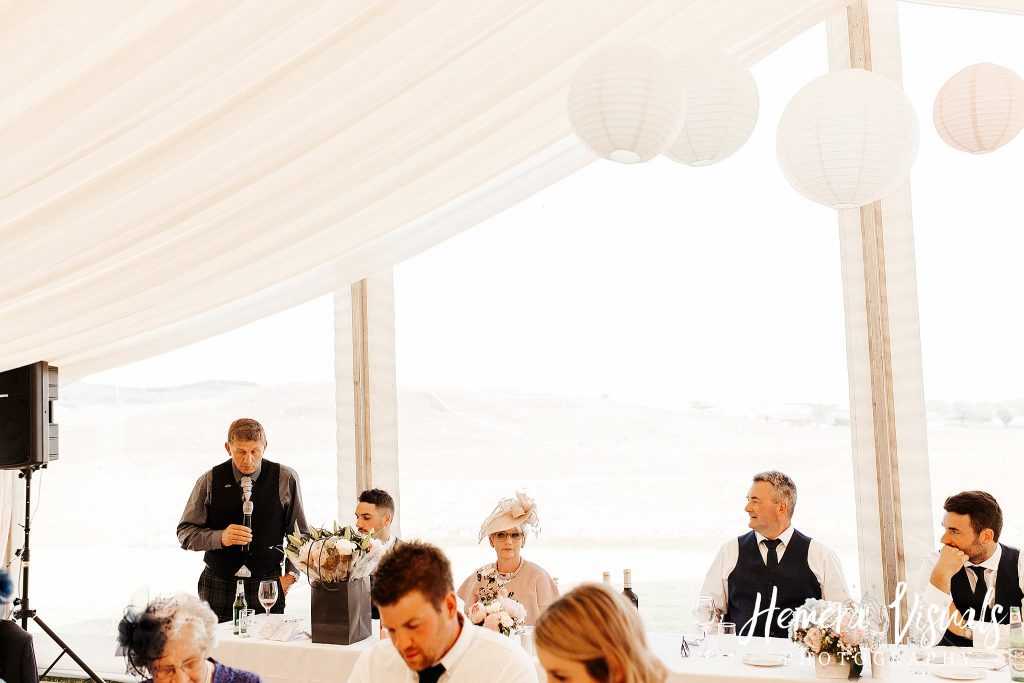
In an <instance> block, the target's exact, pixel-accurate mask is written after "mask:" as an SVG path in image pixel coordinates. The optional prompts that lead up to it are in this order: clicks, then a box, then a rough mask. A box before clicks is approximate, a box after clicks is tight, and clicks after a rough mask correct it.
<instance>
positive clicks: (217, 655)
mask: <svg viewBox="0 0 1024 683" xmlns="http://www.w3.org/2000/svg"><path fill="white" fill-rule="evenodd" d="M256 619H257V631H258V630H259V627H260V625H262V623H263V619H264V617H263V616H262V615H259V616H257V617H256ZM305 626H308V622H307V623H306V624H305ZM374 626H376V622H374ZM218 632H219V636H220V639H219V643H218V645H217V647H216V648H215V649H214V651H213V653H212V656H213V658H214V659H216V660H217V661H219V662H221V663H223V664H227V665H228V666H233V667H237V668H239V669H246V670H248V671H254V672H256V673H258V674H259V675H260V676H262V677H263V681H264V683H344V681H346V680H348V677H349V675H350V674H351V673H352V669H353V667H355V663H356V660H357V659H358V658H359V655H360V654H361V653H362V652H363V651H364V650H367V649H369V648H371V647H373V646H374V645H376V644H377V642H378V636H377V634H376V633H374V635H372V636H371V637H370V638H368V639H367V640H364V641H362V642H360V643H355V644H353V645H321V644H317V643H313V642H312V641H310V640H309V639H308V638H303V639H301V640H293V641H291V642H287V643H280V642H274V641H268V640H263V639H262V638H260V637H259V636H258V635H255V636H253V637H252V638H245V639H243V638H239V637H237V636H233V635H232V634H231V624H230V623H228V624H221V625H220V626H219V627H218ZM648 642H649V645H650V647H651V649H652V650H653V651H654V652H655V654H657V655H658V657H660V658H661V661H663V662H664V663H665V665H666V666H667V667H668V668H669V670H670V671H671V672H672V673H671V675H670V676H669V678H668V682H669V683H724V682H725V681H750V682H751V683H792V682H794V681H815V680H819V679H817V678H816V676H815V673H814V665H813V663H812V662H811V661H810V660H808V659H803V658H801V657H794V658H793V659H792V661H791V662H790V663H789V664H787V665H785V666H778V667H758V666H750V665H747V664H744V663H743V662H742V654H743V653H744V652H746V651H754V652H757V653H764V652H783V651H787V650H789V651H793V647H794V646H793V645H792V644H791V643H789V642H788V641H785V640H780V639H770V640H768V641H765V640H763V639H760V640H758V641H756V642H754V643H751V644H749V645H746V646H744V645H740V649H739V653H738V655H739V656H737V657H713V658H703V657H688V658H683V657H681V656H680V654H679V644H680V636H678V635H674V634H672V635H669V634H662V633H652V634H649V635H648ZM942 649H943V648H936V650H939V651H941V650H942ZM906 656H907V655H906V654H905V658H906ZM942 666H943V665H942V664H933V665H932V671H933V673H932V674H930V675H927V676H922V675H918V674H912V673H911V672H910V670H909V669H908V668H907V666H906V665H905V664H904V663H896V664H893V665H891V666H890V668H889V676H888V678H887V679H886V680H888V681H891V683H927V682H928V681H938V680H940V679H939V678H936V677H935V675H934V673H935V672H938V671H940V670H941V668H942ZM864 678H865V679H870V678H871V671H870V666H869V667H866V668H865V671H864ZM1008 678H1009V676H1008V675H1007V673H1006V670H1005V669H1004V670H1002V671H999V672H992V671H988V672H987V675H986V677H985V678H984V679H982V680H992V681H996V680H998V681H1003V680H1007V679H1008ZM538 680H539V681H541V682H543V681H544V678H543V676H541V675H539V674H538ZM380 683H388V682H387V681H381V682H380Z"/></svg>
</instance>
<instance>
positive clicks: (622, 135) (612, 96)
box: [568, 45, 686, 164]
mask: <svg viewBox="0 0 1024 683" xmlns="http://www.w3.org/2000/svg"><path fill="white" fill-rule="evenodd" d="M568 106H569V120H570V121H571V122H572V127H573V130H575V131H576V135H578V136H579V138H580V140H582V141H583V143H584V144H585V145H586V146H587V147H589V148H590V149H591V150H593V151H594V153H595V154H598V155H600V156H602V157H605V158H606V159H611V160H612V161H619V162H623V163H627V164H630V163H636V162H638V161H647V160H649V159H652V158H654V157H655V156H657V155H659V154H661V153H662V152H663V151H665V148H666V147H668V146H669V144H670V143H671V142H672V141H673V140H675V138H676V134H678V133H679V127H680V126H681V125H682V123H683V111H684V109H685V106H686V105H685V100H684V97H683V77H682V75H681V74H680V73H679V70H678V69H676V67H675V65H674V64H673V63H672V60H671V59H669V58H668V57H667V56H665V55H663V54H662V53H660V52H658V51H657V50H655V49H653V48H650V47H645V46H643V45H617V46H615V47H611V48H606V49H604V50H602V51H600V52H597V53H595V54H594V55H592V56H591V57H590V58H589V59H587V60H586V61H585V62H584V63H583V64H582V65H581V66H580V68H579V71H577V72H576V76H575V77H574V78H573V81H572V85H571V86H570V87H569V101H568Z"/></svg>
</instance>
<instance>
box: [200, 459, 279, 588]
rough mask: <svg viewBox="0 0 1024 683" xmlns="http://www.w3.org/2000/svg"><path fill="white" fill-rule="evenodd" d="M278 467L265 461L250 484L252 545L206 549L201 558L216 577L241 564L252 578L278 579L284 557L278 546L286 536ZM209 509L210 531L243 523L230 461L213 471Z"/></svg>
mask: <svg viewBox="0 0 1024 683" xmlns="http://www.w3.org/2000/svg"><path fill="white" fill-rule="evenodd" d="M280 477H281V466H280V465H279V464H277V463H276V462H270V461H269V460H264V461H263V464H262V465H261V467H260V476H259V479H257V480H256V481H254V482H253V484H252V498H250V500H252V504H253V510H252V543H250V544H249V551H248V552H244V551H243V550H242V546H240V545H233V546H228V547H226V548H222V549H220V550H208V551H206V555H204V556H203V559H204V560H205V561H206V566H208V567H209V568H210V569H212V570H213V573H214V574H216V575H217V576H222V577H226V578H230V577H232V576H234V575H235V572H237V571H238V569H239V567H241V566H242V565H243V564H244V565H245V566H246V567H248V568H249V571H250V572H252V575H253V577H255V578H267V577H270V576H280V574H281V562H282V561H283V560H284V555H283V554H282V553H281V550H280V548H281V546H282V542H283V539H284V535H285V533H286V529H285V525H286V524H287V520H286V519H285V517H284V508H282V507H281V493H280V485H279V480H280ZM210 486H211V491H210V510H209V512H208V513H207V518H206V525H207V526H208V527H209V528H211V529H224V528H227V526H228V525H229V524H241V523H242V486H241V484H239V483H238V482H236V481H235V473H234V471H233V470H232V468H231V461H230V460H228V461H227V462H224V463H221V464H220V465H217V466H216V467H214V468H213V481H212V483H211V484H210Z"/></svg>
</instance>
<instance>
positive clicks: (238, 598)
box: [231, 581, 249, 636]
mask: <svg viewBox="0 0 1024 683" xmlns="http://www.w3.org/2000/svg"><path fill="white" fill-rule="evenodd" d="M248 607H249V606H248V605H247V604H245V582H244V581H239V582H238V585H237V586H236V587H235V601H234V602H233V603H232V604H231V632H232V633H234V634H235V635H236V636H237V635H238V633H239V625H238V617H239V613H240V612H241V611H242V610H244V609H248Z"/></svg>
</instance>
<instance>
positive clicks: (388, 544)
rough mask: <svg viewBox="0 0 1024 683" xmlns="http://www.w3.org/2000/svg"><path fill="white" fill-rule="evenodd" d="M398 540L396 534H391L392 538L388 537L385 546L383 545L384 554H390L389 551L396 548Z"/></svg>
mask: <svg viewBox="0 0 1024 683" xmlns="http://www.w3.org/2000/svg"><path fill="white" fill-rule="evenodd" d="M397 539H398V537H397V536H395V535H394V534H391V535H390V536H388V540H386V541H384V544H383V548H384V552H388V551H389V550H391V549H392V548H394V547H395V541H396V540H397Z"/></svg>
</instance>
